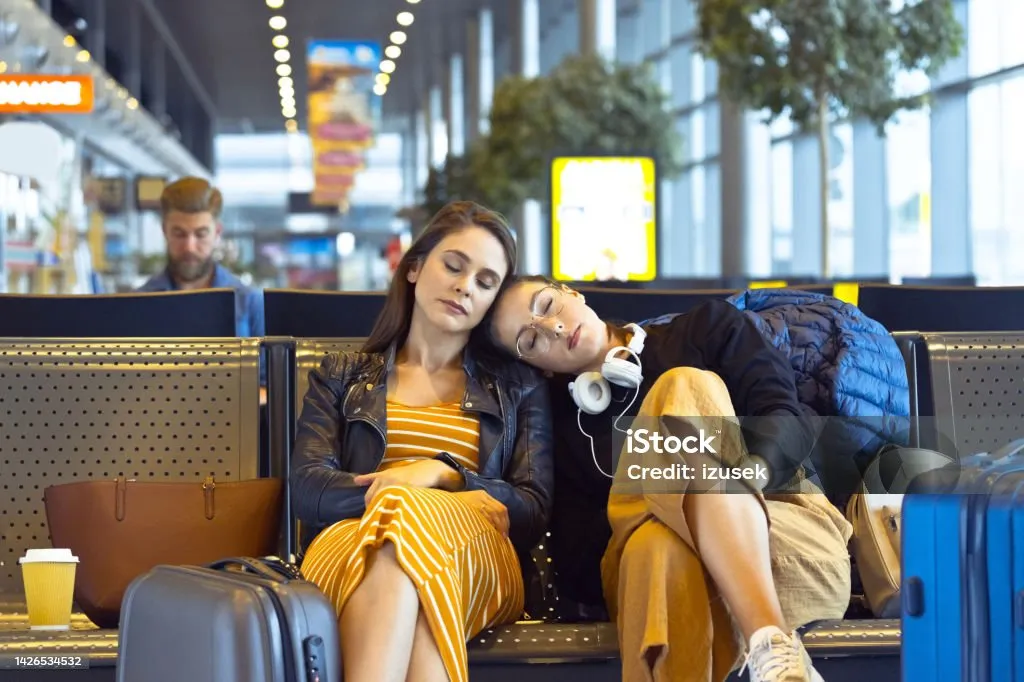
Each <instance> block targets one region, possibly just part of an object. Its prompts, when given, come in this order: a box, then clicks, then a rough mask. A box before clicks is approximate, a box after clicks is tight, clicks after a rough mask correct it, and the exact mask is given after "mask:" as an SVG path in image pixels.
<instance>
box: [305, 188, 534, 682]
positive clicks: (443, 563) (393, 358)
mask: <svg viewBox="0 0 1024 682" xmlns="http://www.w3.org/2000/svg"><path fill="white" fill-rule="evenodd" d="M515 262H516V256H515V245H514V242H513V240H512V236H511V234H510V232H509V230H508V228H507V226H506V225H505V223H504V221H503V220H502V219H501V217H500V216H498V215H496V214H494V213H492V212H490V211H487V210H486V209H483V208H481V207H479V206H476V205H475V204H471V203H468V202H464V203H463V202H460V203H454V204H450V205H448V206H447V207H445V208H444V209H442V210H441V211H440V212H439V213H438V214H437V215H436V216H435V217H434V219H433V220H432V221H431V224H430V225H428V226H427V228H426V229H425V230H424V232H423V233H422V234H421V235H420V237H419V238H417V240H416V241H415V242H414V243H413V244H412V246H411V247H410V248H409V250H408V251H407V252H406V253H405V255H404V256H403V257H402V260H401V262H400V264H399V266H398V268H397V270H396V272H395V276H394V279H393V281H392V285H391V290H390V292H389V293H388V297H387V300H386V302H385V304H384V309H383V311H382V312H381V314H380V317H379V318H378V319H377V322H376V324H375V326H374V329H373V332H372V333H371V335H370V337H369V338H368V339H367V341H366V344H365V347H364V348H363V352H358V353H356V352H353V353H339V354H333V355H329V356H328V357H327V358H326V359H325V360H324V361H323V363H322V364H321V366H320V368H319V369H317V370H314V371H313V372H310V377H309V390H308V391H307V393H306V396H305V399H304V402H303V408H302V413H301V415H300V416H299V421H298V427H297V434H296V440H295V450H294V456H293V463H292V472H291V495H292V500H293V503H294V507H295V512H296V515H297V516H298V518H300V519H301V520H302V522H303V524H305V525H307V526H309V527H310V528H312V529H314V530H317V531H319V532H318V534H317V535H316V538H315V539H314V540H313V541H312V543H311V544H310V546H309V548H308V549H307V550H306V552H305V556H304V558H303V561H302V566H301V569H302V573H303V575H304V576H305V577H306V579H308V580H310V581H311V582H313V583H314V584H316V585H317V586H319V587H320V588H321V590H323V592H324V593H325V594H326V595H327V596H328V598H329V599H330V600H331V601H332V603H333V604H334V606H335V608H336V609H337V611H338V622H339V626H340V631H341V640H342V641H341V650H342V662H343V666H344V679H345V680H346V682H360V681H364V680H365V681H366V682H405V680H423V681H425V682H430V681H437V682H442V681H444V682H447V681H450V682H467V680H468V664H467V655H466V654H467V652H466V641H467V640H468V639H469V638H470V637H472V636H474V635H475V634H476V633H478V632H480V631H481V630H483V629H484V628H486V627H490V626H493V625H496V624H499V623H504V622H510V621H514V620H516V619H517V618H519V617H520V616H521V615H522V613H523V602H524V585H523V577H522V572H521V571H522V569H521V562H520V559H519V557H525V556H527V555H528V553H529V551H530V549H531V548H532V547H533V546H534V545H535V544H536V542H537V541H538V540H539V539H540V537H541V534H542V533H543V531H544V530H545V529H546V526H547V521H548V514H549V510H550V505H551V479H552V474H551V467H552V464H551V438H552V436H551V420H550V412H549V401H548V395H547V386H546V384H545V383H544V381H543V379H542V378H541V377H539V376H537V375H536V374H535V373H533V372H532V371H531V370H530V369H529V368H528V367H525V366H523V365H520V364H519V363H509V362H505V363H504V364H503V365H502V366H497V365H495V364H494V363H486V362H484V361H483V360H481V359H480V356H479V355H475V354H472V353H470V351H469V348H468V344H469V338H470V335H471V333H472V332H473V331H474V330H475V329H478V325H479V324H480V322H481V320H482V319H483V318H484V315H485V314H486V313H487V311H488V310H489V309H490V307H491V305H492V304H493V302H494V300H495V297H496V296H497V294H498V292H499V290H500V288H501V286H502V283H503V282H505V280H506V278H507V277H509V276H510V275H511V273H512V272H513V268H514V266H515ZM531 565H532V564H531Z"/></svg>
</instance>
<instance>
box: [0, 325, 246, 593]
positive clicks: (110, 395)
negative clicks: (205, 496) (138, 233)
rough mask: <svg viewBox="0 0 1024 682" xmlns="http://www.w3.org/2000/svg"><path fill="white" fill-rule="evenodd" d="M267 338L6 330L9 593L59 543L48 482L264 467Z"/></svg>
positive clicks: (5, 571)
mask: <svg viewBox="0 0 1024 682" xmlns="http://www.w3.org/2000/svg"><path fill="white" fill-rule="evenodd" d="M258 363H259V341H258V340H257V339H224V340H208V339H204V340H194V341H192V340H189V341H182V340H176V341H173V342H171V341H168V342H163V341H159V340H138V341H134V340H133V341H125V340H111V341H104V340H90V341H89V342H87V343H74V342H69V341H66V340H65V341H54V340H25V339H17V340H14V339H0V486H2V489H0V499H2V510H0V511H2V514H0V562H2V564H0V591H5V592H15V593H18V592H21V591H22V582H21V573H20V569H19V567H18V563H17V560H18V557H20V556H22V555H23V554H24V552H25V550H26V549H28V548H32V547H48V546H49V544H50V543H49V533H48V530H47V525H46V511H45V508H44V505H43V491H44V490H45V489H46V488H47V487H48V486H51V485H57V484H62V483H70V482H72V481H77V480H90V479H91V480H96V479H114V478H115V477H117V476H119V475H120V476H126V477H128V478H134V479H138V480H160V481H190V480H201V479H202V478H203V477H204V476H214V477H215V478H216V479H217V480H225V481H230V480H246V479H251V478H256V477H257V475H258V457H259V364H258Z"/></svg>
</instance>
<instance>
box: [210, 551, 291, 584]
mask: <svg viewBox="0 0 1024 682" xmlns="http://www.w3.org/2000/svg"><path fill="white" fill-rule="evenodd" d="M206 567H207V568H209V569H212V570H214V571H223V570H225V569H228V568H232V567H238V568H241V569H242V570H244V571H248V572H250V573H255V574H256V575H258V576H260V577H262V578H266V579H267V580H273V581H274V582H276V583H283V582H286V581H288V580H289V579H291V578H292V576H290V575H286V574H285V573H284V572H282V571H279V570H276V569H275V568H274V567H273V566H271V565H269V564H267V563H265V562H263V561H260V560H259V559H251V558H249V557H228V558H227V559H220V560H218V561H214V562H213V563H211V564H207V565H206Z"/></svg>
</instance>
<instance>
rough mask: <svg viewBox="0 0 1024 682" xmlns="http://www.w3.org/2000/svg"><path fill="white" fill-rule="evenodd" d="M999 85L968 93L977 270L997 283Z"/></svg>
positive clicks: (999, 267) (980, 276) (987, 280)
mask: <svg viewBox="0 0 1024 682" xmlns="http://www.w3.org/2000/svg"><path fill="white" fill-rule="evenodd" d="M999 87H1000V86H999V85H998V84H994V85H988V86H985V87H982V88H978V89H976V90H974V91H973V92H971V94H970V95H969V96H968V100H967V106H968V116H969V118H970V121H969V124H968V125H969V129H970V191H971V201H970V206H971V233H972V239H973V245H974V253H973V255H974V271H975V274H976V275H977V276H978V279H979V280H980V281H983V282H985V283H998V282H1001V281H1002V280H1003V278H1004V273H1003V269H1002V258H1001V257H1000V251H1001V250H1002V249H1004V248H1005V245H1004V244H1001V243H1000V236H1001V235H1002V233H1003V224H1002V205H1001V197H1002V193H1003V189H1002V173H1001V169H1000V165H1001V164H1000V159H1001V153H1000V147H1001V145H1002V142H1001V139H1002V129H1001V128H1002V126H1001V125H1000V124H1001V116H1000V106H999Z"/></svg>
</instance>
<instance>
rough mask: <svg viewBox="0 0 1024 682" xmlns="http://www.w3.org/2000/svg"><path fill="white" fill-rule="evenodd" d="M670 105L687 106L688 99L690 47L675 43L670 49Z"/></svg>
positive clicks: (689, 100)
mask: <svg viewBox="0 0 1024 682" xmlns="http://www.w3.org/2000/svg"><path fill="white" fill-rule="evenodd" d="M670 59H671V64H672V105H673V106H675V107H685V106H689V104H690V102H691V99H690V89H691V86H690V81H691V78H690V48H689V47H687V46H686V45H677V46H676V47H675V48H674V49H673V50H672V56H671V58H670Z"/></svg>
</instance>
